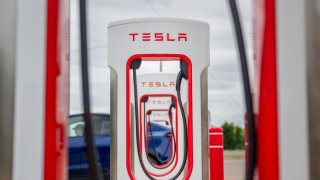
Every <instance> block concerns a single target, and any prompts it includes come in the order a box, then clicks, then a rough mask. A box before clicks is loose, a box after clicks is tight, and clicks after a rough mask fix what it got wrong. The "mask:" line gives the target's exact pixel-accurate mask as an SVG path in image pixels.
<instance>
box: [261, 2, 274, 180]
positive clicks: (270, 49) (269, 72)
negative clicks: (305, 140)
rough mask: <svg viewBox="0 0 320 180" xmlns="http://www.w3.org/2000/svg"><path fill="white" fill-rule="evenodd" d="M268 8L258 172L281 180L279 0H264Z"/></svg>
mask: <svg viewBox="0 0 320 180" xmlns="http://www.w3.org/2000/svg"><path fill="white" fill-rule="evenodd" d="M262 4H263V5H264V8H263V12H260V13H262V17H263V18H262V19H258V21H260V22H264V23H263V26H264V27H263V28H261V31H262V32H257V36H260V37H258V38H262V42H261V46H262V47H258V48H260V49H261V54H260V56H258V57H257V61H258V62H257V63H258V64H259V65H260V82H259V86H260V93H259V94H260V96H259V99H258V101H259V109H258V123H257V124H258V133H257V135H258V138H257V140H258V143H257V145H258V147H257V148H258V168H259V179H260V180H270V179H272V180H277V179H279V159H278V117H277V63H276V62H277V60H276V14H275V13H276V10H275V8H276V7H275V0H263V3H262Z"/></svg>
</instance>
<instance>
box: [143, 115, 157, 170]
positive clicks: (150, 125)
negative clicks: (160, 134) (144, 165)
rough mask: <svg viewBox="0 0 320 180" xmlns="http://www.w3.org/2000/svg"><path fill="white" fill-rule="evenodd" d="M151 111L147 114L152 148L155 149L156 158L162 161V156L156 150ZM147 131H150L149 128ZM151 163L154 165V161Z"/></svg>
mask: <svg viewBox="0 0 320 180" xmlns="http://www.w3.org/2000/svg"><path fill="white" fill-rule="evenodd" d="M151 113H152V111H149V112H148V113H147V115H148V127H149V128H148V129H150V136H151V142H152V149H153V153H154V156H155V158H156V160H157V161H158V162H161V161H160V158H159V156H158V153H157V151H156V144H155V142H154V138H153V132H152V124H151V122H150V116H151ZM147 132H148V130H147ZM145 144H146V143H145ZM147 156H148V154H147ZM151 165H152V166H154V165H153V163H151ZM154 167H155V166H154Z"/></svg>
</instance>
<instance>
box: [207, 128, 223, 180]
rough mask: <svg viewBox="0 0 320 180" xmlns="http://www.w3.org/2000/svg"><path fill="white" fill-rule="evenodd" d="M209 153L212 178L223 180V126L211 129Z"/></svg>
mask: <svg viewBox="0 0 320 180" xmlns="http://www.w3.org/2000/svg"><path fill="white" fill-rule="evenodd" d="M209 153H210V156H209V162H210V180H223V179H224V170H223V169H224V166H223V129H222V128H221V127H212V128H210V129H209Z"/></svg>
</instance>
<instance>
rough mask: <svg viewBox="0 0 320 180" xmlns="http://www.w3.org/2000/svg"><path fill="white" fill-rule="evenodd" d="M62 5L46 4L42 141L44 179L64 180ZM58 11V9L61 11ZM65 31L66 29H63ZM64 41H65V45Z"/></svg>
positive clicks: (54, 1) (65, 67) (65, 84)
mask: <svg viewBox="0 0 320 180" xmlns="http://www.w3.org/2000/svg"><path fill="white" fill-rule="evenodd" d="M60 3H63V4H61V5H67V3H68V1H59V0H48V1H47V37H46V38H47V39H46V40H47V41H46V82H45V119H44V120H45V129H44V131H45V141H44V144H45V145H44V149H45V150H44V151H45V152H44V179H45V180H64V179H66V178H67V170H68V168H67V164H68V163H67V140H66V124H67V115H68V96H67V92H68V71H69V67H68V62H67V61H68V59H67V58H68V56H67V55H66V54H65V53H67V51H68V45H66V44H62V43H68V42H67V39H63V40H62V37H64V36H63V35H64V34H62V33H67V31H68V29H66V28H68V27H67V26H68V25H66V24H65V22H64V25H63V26H62V25H61V24H63V22H61V19H60V18H62V17H63V18H65V17H68V16H69V14H68V13H66V12H63V11H62V7H63V6H60ZM60 7H61V9H60ZM64 13H65V14H64ZM63 28H65V29H63ZM64 38H66V37H64ZM64 40H65V41H64Z"/></svg>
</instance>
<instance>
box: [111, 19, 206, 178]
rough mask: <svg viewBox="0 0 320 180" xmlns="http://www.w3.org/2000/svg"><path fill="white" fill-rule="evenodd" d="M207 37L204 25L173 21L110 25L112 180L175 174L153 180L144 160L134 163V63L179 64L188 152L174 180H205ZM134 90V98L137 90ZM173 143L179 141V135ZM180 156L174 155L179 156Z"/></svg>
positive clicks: (197, 22)
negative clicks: (160, 62) (184, 86)
mask: <svg viewBox="0 0 320 180" xmlns="http://www.w3.org/2000/svg"><path fill="white" fill-rule="evenodd" d="M209 32H210V30H209V25H208V24H207V23H204V22H200V21H194V20H186V19H174V18H142V19H132V20H123V21H117V22H113V23H110V24H109V27H108V41H109V42H108V44H109V48H108V63H109V66H110V68H111V106H110V107H111V122H112V125H111V126H112V129H111V179H121V180H123V179H139V180H140V179H175V178H173V177H175V173H176V172H175V171H178V170H174V171H172V172H170V173H168V174H166V175H165V176H161V177H157V176H154V175H153V174H152V173H151V174H150V173H149V171H150V169H149V168H148V166H145V167H144V165H143V164H144V162H145V158H143V157H142V158H141V159H139V154H138V153H139V152H137V149H139V147H138V148H137V144H136V143H137V141H135V138H134V137H133V136H134V133H136V131H135V130H134V128H135V123H134V122H135V121H137V120H138V119H139V118H136V117H138V116H137V114H138V113H135V112H138V109H139V107H138V104H137V103H132V98H133V96H134V98H135V100H136V101H137V95H136V94H135V93H137V92H136V91H134V90H133V89H134V87H133V85H132V82H134V80H135V79H133V80H132V75H131V72H132V71H133V72H135V69H134V70H132V67H134V66H135V63H136V62H138V64H139V63H140V64H143V63H144V62H145V61H177V62H180V64H181V70H180V72H179V75H181V74H182V75H181V78H184V79H183V80H182V84H183V83H186V88H185V89H186V91H187V93H186V94H187V95H186V103H185V104H183V105H182V106H183V107H184V109H183V108H182V107H181V106H180V104H179V106H180V108H182V110H181V109H179V110H177V113H180V114H184V113H185V118H184V119H185V121H184V122H187V123H185V124H186V126H187V128H186V132H185V137H186V138H185V140H186V143H187V148H186V149H187V152H186V153H183V152H182V154H186V157H187V158H185V159H186V162H185V163H184V164H183V163H181V164H182V165H183V166H182V165H181V166H179V163H178V165H177V166H176V167H175V168H177V169H181V168H182V173H180V174H178V177H177V178H176V179H208V173H209V172H208V170H209V169H208V119H207V112H208V102H207V101H208V100H207V96H208V95H207V89H208V87H207V67H208V66H209V62H210V61H209V55H210V53H209V40H210V36H209ZM140 64H139V66H140ZM134 68H135V67H134ZM138 71H139V70H138ZM180 73H181V74H180ZM184 75H186V76H184ZM134 77H135V76H134ZM137 79H139V76H138V78H137ZM180 80H181V79H180ZM135 82H136V81H135ZM137 90H138V94H139V93H140V92H139V90H140V89H139V88H137ZM177 92H178V90H177ZM177 92H176V94H177ZM156 94H157V93H156ZM141 95H143V94H140V96H141ZM174 96H176V95H175V94H174ZM180 102H181V101H179V103H180ZM180 110H181V111H180ZM178 111H179V112H178ZM178 119H179V118H178ZM140 135H141V134H140ZM178 138H179V140H180V139H184V137H183V136H182V137H180V134H178ZM179 148H180V145H179ZM182 154H180V153H179V157H182V156H183V155H182ZM137 156H138V159H139V160H138V159H137ZM178 159H179V158H178ZM180 161H181V160H178V162H180ZM146 164H147V163H146ZM152 170H153V171H152V172H153V173H161V171H160V170H158V171H157V169H152Z"/></svg>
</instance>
